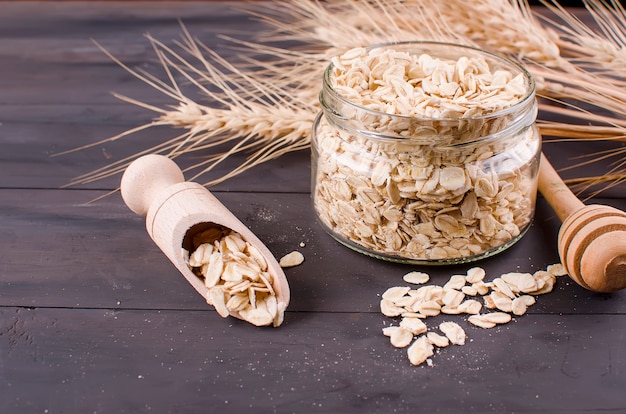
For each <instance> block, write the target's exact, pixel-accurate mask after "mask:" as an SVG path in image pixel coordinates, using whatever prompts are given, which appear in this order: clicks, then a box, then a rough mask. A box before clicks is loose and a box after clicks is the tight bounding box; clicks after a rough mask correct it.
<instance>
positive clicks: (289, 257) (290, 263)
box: [278, 250, 304, 267]
mask: <svg viewBox="0 0 626 414" xmlns="http://www.w3.org/2000/svg"><path fill="white" fill-rule="evenodd" d="M302 262H304V255H302V253H300V252H299V251H297V250H294V251H293V252H291V253H288V254H286V255H284V256H283V257H281V258H280V261H279V262H278V264H280V267H294V266H298V265H301V264H302Z"/></svg>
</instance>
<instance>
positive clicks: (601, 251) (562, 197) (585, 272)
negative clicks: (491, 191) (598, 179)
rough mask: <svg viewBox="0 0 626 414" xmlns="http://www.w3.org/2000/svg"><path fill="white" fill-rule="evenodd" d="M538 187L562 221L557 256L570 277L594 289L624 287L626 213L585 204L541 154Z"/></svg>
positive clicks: (614, 289)
mask: <svg viewBox="0 0 626 414" xmlns="http://www.w3.org/2000/svg"><path fill="white" fill-rule="evenodd" d="M538 185H539V191H541V194H542V195H543V197H544V198H545V199H546V200H547V201H548V203H549V204H550V206H551V207H552V209H553V210H554V212H555V213H556V215H557V216H558V217H559V219H560V220H561V221H562V225H561V229H560V230H559V236H558V247H559V256H560V257H561V262H562V263H563V265H564V266H565V268H566V269H567V271H568V273H569V275H570V277H571V278H572V279H574V280H575V281H576V282H577V283H578V284H579V285H581V286H583V287H584V288H586V289H589V290H592V291H595V292H614V291H617V290H620V289H623V288H624V287H626V213H624V212H623V211H621V210H618V209H616V208H613V207H609V206H603V205H588V206H586V205H584V204H583V203H582V202H581V201H580V200H579V199H578V198H577V197H576V196H575V195H574V194H573V193H572V192H571V191H570V189H569V188H568V187H567V185H565V183H564V182H563V180H562V179H561V177H559V175H558V174H557V172H556V171H555V170H554V168H553V167H552V165H550V162H548V160H547V159H546V157H545V156H544V155H543V154H541V164H540V167H539V183H538Z"/></svg>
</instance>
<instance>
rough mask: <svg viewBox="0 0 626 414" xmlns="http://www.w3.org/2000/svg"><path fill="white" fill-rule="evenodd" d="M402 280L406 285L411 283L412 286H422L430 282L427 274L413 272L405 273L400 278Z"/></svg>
mask: <svg viewBox="0 0 626 414" xmlns="http://www.w3.org/2000/svg"><path fill="white" fill-rule="evenodd" d="M402 279H403V280H404V281H405V282H407V283H412V284H414V285H423V284H424V283H426V282H428V281H429V280H430V276H429V275H428V273H424V272H415V271H414V272H409V273H407V274H406V275H404V276H403V277H402Z"/></svg>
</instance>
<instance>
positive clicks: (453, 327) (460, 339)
mask: <svg viewBox="0 0 626 414" xmlns="http://www.w3.org/2000/svg"><path fill="white" fill-rule="evenodd" d="M439 330H441V332H443V333H444V335H446V336H447V337H448V339H449V340H450V342H451V343H453V344H454V345H465V338H466V337H467V335H466V334H465V331H464V330H463V328H461V326H460V325H459V324H458V323H456V322H442V323H441V324H439Z"/></svg>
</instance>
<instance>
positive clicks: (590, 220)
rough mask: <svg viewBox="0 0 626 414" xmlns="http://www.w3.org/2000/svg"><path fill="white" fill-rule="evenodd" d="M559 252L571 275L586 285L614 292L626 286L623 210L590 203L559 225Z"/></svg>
mask: <svg viewBox="0 0 626 414" xmlns="http://www.w3.org/2000/svg"><path fill="white" fill-rule="evenodd" d="M558 244H559V254H560V256H561V261H562V262H563V264H564V265H565V268H566V269H567V271H568V273H569V275H570V277H571V278H572V279H574V280H575V281H576V282H577V283H578V284H580V285H581V286H583V287H584V288H586V289H589V290H592V291H595V292H614V291H617V290H620V289H623V288H625V287H626V213H624V212H623V211H621V210H618V209H616V208H613V207H609V206H602V205H589V206H585V207H583V208H581V209H580V210H578V211H576V212H574V213H573V214H571V215H570V216H569V217H568V218H567V219H566V220H565V221H564V222H563V225H562V226H561V230H560V232H559V238H558Z"/></svg>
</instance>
